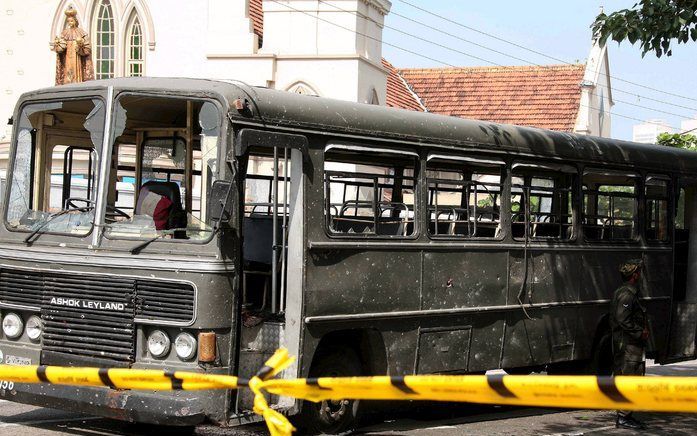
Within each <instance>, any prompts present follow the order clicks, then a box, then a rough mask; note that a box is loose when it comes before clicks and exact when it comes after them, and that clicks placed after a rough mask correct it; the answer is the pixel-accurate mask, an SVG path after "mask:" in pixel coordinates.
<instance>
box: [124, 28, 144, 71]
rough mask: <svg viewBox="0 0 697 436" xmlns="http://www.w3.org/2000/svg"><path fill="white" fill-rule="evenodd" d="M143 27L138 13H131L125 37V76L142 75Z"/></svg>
mask: <svg viewBox="0 0 697 436" xmlns="http://www.w3.org/2000/svg"><path fill="white" fill-rule="evenodd" d="M144 54H145V51H144V50H143V28H142V27H141V25H140V19H139V18H138V15H135V14H134V15H133V19H132V20H131V24H130V25H129V26H128V35H127V38H126V76H133V77H135V76H142V75H143V70H144V68H143V67H144V63H145V59H144Z"/></svg>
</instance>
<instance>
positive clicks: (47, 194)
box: [5, 98, 105, 236]
mask: <svg viewBox="0 0 697 436" xmlns="http://www.w3.org/2000/svg"><path fill="white" fill-rule="evenodd" d="M104 118H105V108H104V102H103V101H102V100H100V99H97V98H83V99H74V100H65V101H60V102H58V101H57V102H42V103H30V104H27V105H25V106H23V108H22V110H21V112H20V116H19V120H18V126H17V130H16V132H17V134H16V136H15V144H14V148H13V150H14V155H13V156H12V157H11V159H12V160H13V167H12V175H11V179H10V187H9V189H10V192H9V200H8V204H7V209H6V215H5V219H6V225H7V227H8V228H9V229H10V230H19V231H29V232H36V231H39V230H40V231H42V232H45V233H63V234H70V235H75V236H84V235H86V234H88V233H89V232H90V231H91V229H92V226H93V225H94V206H95V200H96V198H95V196H96V191H97V190H96V189H95V187H96V184H97V179H98V174H97V168H98V165H97V162H98V160H99V156H100V154H101V146H102V139H103V135H104Z"/></svg>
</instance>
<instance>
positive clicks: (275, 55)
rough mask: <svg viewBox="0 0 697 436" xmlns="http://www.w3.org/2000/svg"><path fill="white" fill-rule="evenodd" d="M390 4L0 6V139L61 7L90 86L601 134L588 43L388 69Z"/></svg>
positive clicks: (88, 2)
mask: <svg viewBox="0 0 697 436" xmlns="http://www.w3.org/2000/svg"><path fill="white" fill-rule="evenodd" d="M391 7H392V4H391V3H390V1H389V0H200V1H190V0H149V1H148V0H60V1H56V0H32V1H31V2H27V1H26V0H3V2H2V6H1V8H2V10H0V45H1V46H0V77H2V85H1V87H0V120H2V124H1V125H0V144H2V143H5V144H7V143H8V142H9V134H10V127H9V126H5V120H7V119H8V118H9V117H10V116H11V114H12V110H13V107H14V105H15V103H16V101H17V99H18V97H19V96H20V94H21V93H23V92H26V91H29V90H32V89H36V88H41V87H47V86H52V85H53V84H54V80H55V74H56V53H55V52H54V51H52V50H51V49H52V47H53V44H52V43H53V40H54V39H55V37H56V36H57V35H60V34H61V32H62V31H63V29H64V28H65V27H66V15H65V11H66V10H68V9H69V8H72V9H74V10H75V11H76V14H75V15H76V18H77V20H78V21H79V26H80V27H81V28H82V29H84V30H85V31H86V32H87V35H89V38H90V40H91V45H92V62H93V66H94V77H95V78H96V79H102V78H111V77H124V76H158V77H202V78H211V79H225V80H240V81H243V82H246V83H248V84H251V85H257V86H265V87H270V88H275V89H280V90H285V91H289V92H297V93H302V94H311V95H318V96H322V97H329V98H335V99H342V100H349V101H356V102H361V103H366V104H378V105H388V106H393V107H399V108H403V109H410V110H421V111H428V112H434V113H440V114H445V115H452V116H462V117H469V118H478V119H483V120H490V121H495V122H504V123H515V124H525V125H533V126H538V127H543V128H550V129H555V130H562V131H568V132H576V133H583V134H591V135H599V136H609V135H610V107H611V106H612V96H611V92H610V90H611V88H610V80H609V64H608V56H607V50H606V49H605V48H604V47H603V48H601V47H599V46H597V45H595V46H593V47H592V49H591V52H590V55H589V58H588V60H587V62H586V63H585V64H583V65H561V66H559V65H557V66H540V67H496V68H493V67H475V68H434V69H410V68H395V67H394V66H392V65H391V64H390V63H389V62H388V61H387V60H384V59H383V53H382V43H381V41H382V33H383V26H384V21H385V17H386V16H387V15H388V14H389V12H390V9H391ZM0 150H6V147H0ZM2 153H3V152H2V151H0V161H2V163H3V164H4V161H5V160H6V151H5V152H4V154H5V155H4V156H3V155H2ZM3 166H4V165H3Z"/></svg>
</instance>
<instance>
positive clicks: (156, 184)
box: [134, 180, 186, 230]
mask: <svg viewBox="0 0 697 436" xmlns="http://www.w3.org/2000/svg"><path fill="white" fill-rule="evenodd" d="M134 213H135V215H148V216H150V217H152V219H153V221H155V228H156V229H157V230H168V229H177V228H184V227H186V214H185V213H184V210H183V209H182V202H181V192H180V191H179V185H177V184H176V183H174V182H161V181H158V180H150V181H148V182H145V183H144V184H143V186H141V187H140V191H139V193H138V203H137V204H136V207H135V211H134Z"/></svg>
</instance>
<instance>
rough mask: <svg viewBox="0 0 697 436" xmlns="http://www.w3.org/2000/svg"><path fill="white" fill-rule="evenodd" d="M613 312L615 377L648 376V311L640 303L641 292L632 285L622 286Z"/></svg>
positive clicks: (615, 300) (617, 291)
mask: <svg viewBox="0 0 697 436" xmlns="http://www.w3.org/2000/svg"><path fill="white" fill-rule="evenodd" d="M611 310H612V312H611V316H610V327H611V328H612V346H613V353H614V368H613V369H614V371H613V372H614V374H615V375H644V349H645V348H646V341H645V339H644V338H643V332H644V329H645V328H646V309H644V307H643V306H642V305H641V302H640V301H639V289H637V287H636V286H633V285H631V284H629V283H625V284H623V285H622V286H620V287H619V288H618V289H617V290H616V291H615V295H614V296H613V298H612V309H611Z"/></svg>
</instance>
